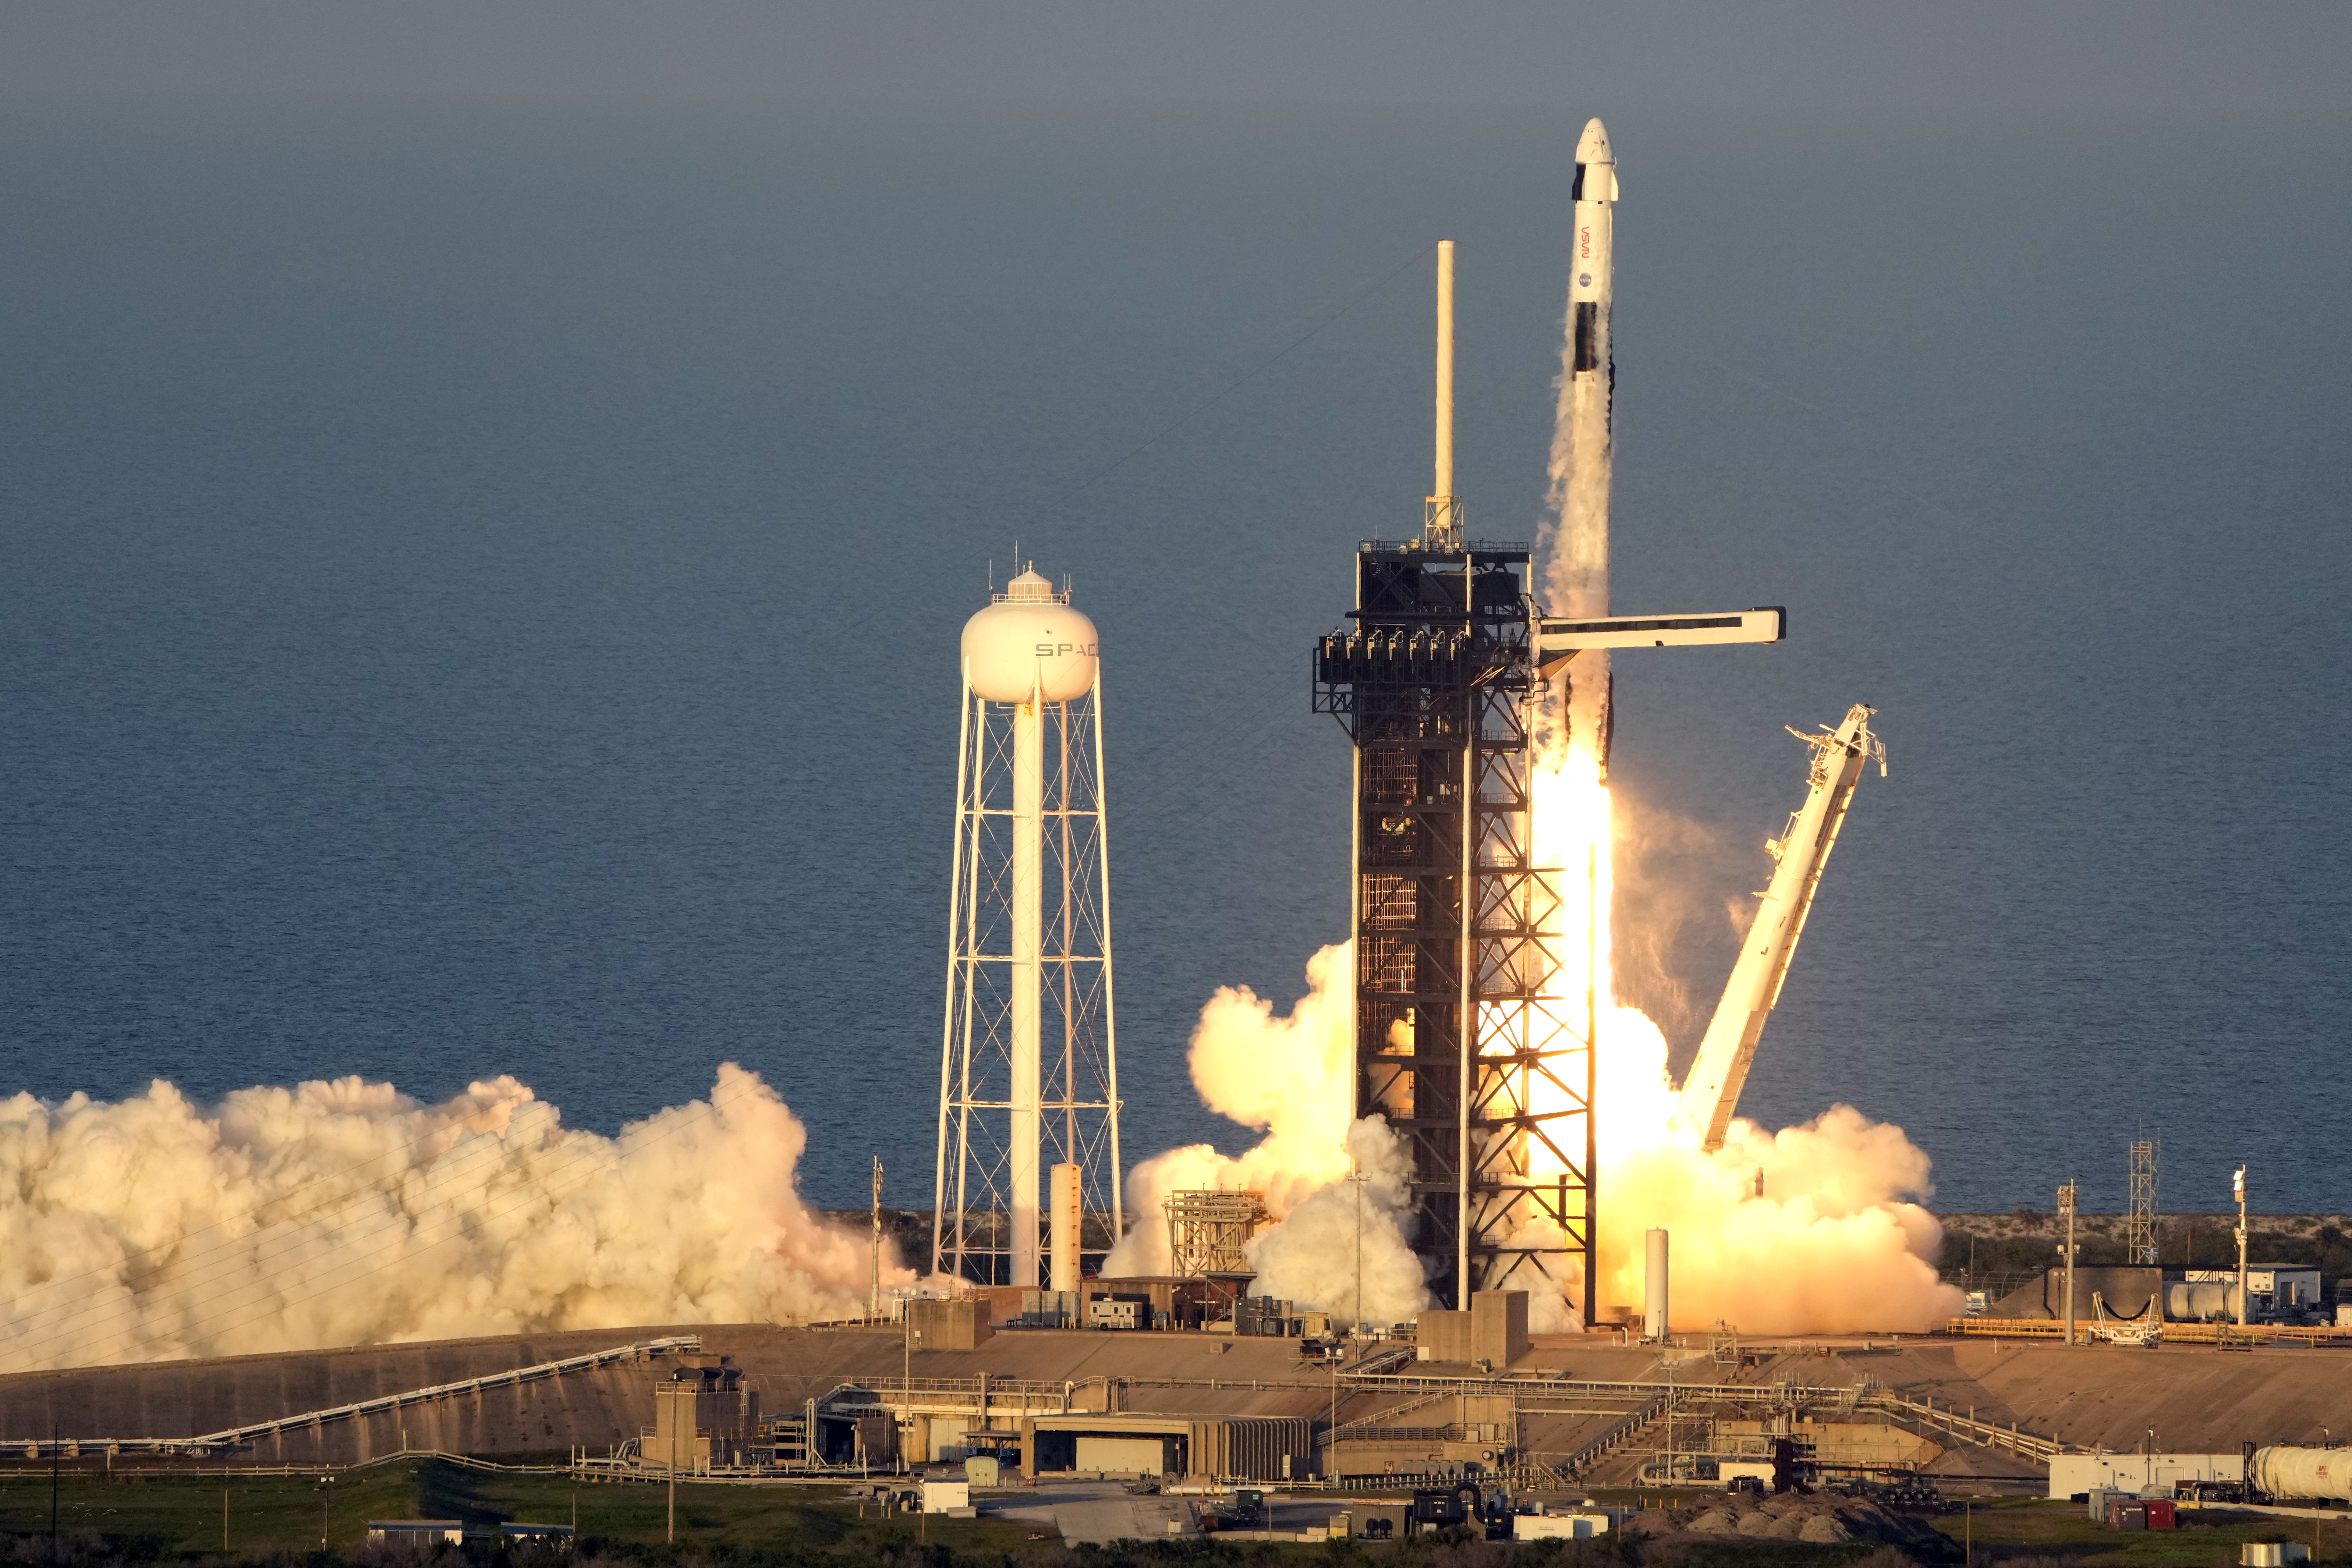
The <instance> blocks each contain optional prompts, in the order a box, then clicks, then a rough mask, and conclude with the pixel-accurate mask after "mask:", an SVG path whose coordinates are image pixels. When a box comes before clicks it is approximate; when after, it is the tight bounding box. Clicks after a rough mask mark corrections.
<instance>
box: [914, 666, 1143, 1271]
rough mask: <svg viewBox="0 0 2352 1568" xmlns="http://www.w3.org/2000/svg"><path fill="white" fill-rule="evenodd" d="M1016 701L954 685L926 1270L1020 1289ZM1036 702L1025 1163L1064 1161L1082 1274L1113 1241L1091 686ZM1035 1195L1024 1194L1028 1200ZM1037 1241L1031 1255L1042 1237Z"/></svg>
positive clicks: (1105, 896)
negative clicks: (1030, 1118)
mask: <svg viewBox="0 0 2352 1568" xmlns="http://www.w3.org/2000/svg"><path fill="white" fill-rule="evenodd" d="M1021 706H1023V705H1020V704H1015V703H994V702H989V701H986V700H984V699H983V698H982V697H980V696H979V695H976V694H974V693H973V692H972V691H971V689H970V688H969V687H967V688H966V689H965V691H964V695H963V716H962V722H961V741H960V744H959V748H958V752H957V764H956V775H957V777H956V841H955V862H954V870H953V873H952V875H951V877H950V894H949V915H948V976H947V1001H946V1007H945V1016H944V1019H943V1023H942V1030H941V1032H942V1036H943V1040H944V1044H943V1048H942V1050H941V1052H940V1126H939V1158H938V1166H937V1172H938V1174H937V1176H936V1178H935V1183H934V1194H933V1198H934V1203H933V1218H932V1226H931V1268H932V1270H933V1271H934V1272H939V1273H948V1274H954V1275H958V1276H961V1277H963V1278H966V1279H971V1280H975V1281H980V1282H982V1283H984V1284H1020V1285H1025V1286H1028V1287H1030V1288H1032V1289H1034V1288H1036V1287H1038V1286H1039V1285H1040V1284H1042V1283H1043V1281H1040V1280H1014V1279H1013V1278H1011V1272H1012V1265H1013V1250H1014V1249H1013V1232H1012V1221H1013V1208H1014V1204H1013V1190H1012V1189H1013V1180H1012V1178H1013V1168H1014V1160H1013V1143H1012V1137H1011V1134H1012V1128H1013V988H1014V975H1013V971H1014V967H1015V965H1016V963H1017V961H1018V960H1017V959H1016V956H1015V949H1016V946H1017V944H1016V943H1015V942H1014V940H1013V915H1014V909H1015V894H1014V886H1013V882H1014V877H1015V874H1016V870H1017V867H1016V863H1015V860H1016V857H1015V856H1014V854H1013V841H1014V837H1015V828H1014V794H1015V783H1014V777H1013V775H1014V748H1015V745H1016V740H1015V722H1016V716H1017V715H1018V711H1019V709H1020V707H1021ZM1041 706H1042V708H1043V714H1042V720H1043V722H1042V731H1043V746H1044V755H1043V759H1042V773H1043V795H1042V805H1041V810H1040V819H1041V821H1040V829H1041V831H1040V838H1041V841H1042V854H1041V873H1042V874H1041V878H1040V880H1041V884H1042V885H1041V887H1040V888H1039V889H1038V890H1037V894H1036V895H1037V897H1038V899H1039V905H1040V916H1041V917H1040V922H1039V952H1038V963H1039V967H1040V968H1041V970H1042V975H1041V977H1040V985H1039V988H1038V990H1039V998H1038V1000H1039V1012H1040V1017H1039V1029H1038V1034H1039V1038H1040V1041H1041V1043H1042V1046H1043V1051H1042V1054H1041V1060H1040V1066H1041V1068H1042V1071H1041V1072H1040V1075H1039V1076H1040V1085H1039V1087H1040V1089H1041V1091H1042V1092H1041V1093H1040V1095H1039V1098H1038V1111H1039V1116H1038V1127H1039V1136H1040V1143H1041V1145H1042V1147H1041V1148H1040V1150H1039V1156H1040V1157H1039V1160H1038V1168H1039V1169H1040V1170H1041V1171H1042V1170H1044V1169H1045V1167H1047V1166H1052V1165H1055V1164H1063V1163H1067V1164H1072V1165H1076V1166H1078V1168H1079V1171H1080V1173H1081V1177H1080V1183H1081V1192H1082V1208H1083V1215H1082V1219H1081V1223H1080V1228H1079V1249H1080V1256H1081V1259H1082V1260H1083V1262H1084V1265H1085V1266H1086V1267H1087V1269H1088V1270H1091V1269H1092V1267H1093V1266H1094V1265H1095V1264H1096V1263H1097V1262H1098V1261H1099V1260H1100V1259H1101V1256H1102V1254H1104V1253H1105V1252H1108V1250H1109V1249H1110V1247H1111V1245H1112V1244H1113V1243H1114V1242H1115V1241H1116V1240H1117V1239H1118V1230H1119V1222H1118V1216H1119V1214H1120V1207H1119V1206H1120V1193H1119V1150H1118V1049H1117V1041H1116V1036H1115V1033H1114V1029H1113V1018H1112V1005H1111V1004H1112V985H1111V972H1112V971H1111V929H1110V865H1109V858H1108V842H1107V839H1106V834H1105V821H1106V812H1105V804H1104V798H1103V789H1102V725H1101V711H1102V686H1101V685H1100V683H1099V682H1097V684H1096V685H1095V687H1094V688H1093V690H1092V691H1090V692H1089V693H1087V695H1085V696H1082V697H1078V698H1076V699H1074V700H1072V701H1070V702H1066V703H1045V704H1042V705H1041ZM1036 1202H1037V1197H1036V1195H1034V1194H1032V1195H1031V1197H1030V1204H1031V1205H1034V1204H1036ZM1040 1212H1042V1209H1041V1210H1040ZM1037 1251H1038V1253H1039V1255H1040V1256H1041V1257H1042V1255H1043V1251H1044V1249H1043V1244H1042V1242H1039V1243H1038V1244H1037Z"/></svg>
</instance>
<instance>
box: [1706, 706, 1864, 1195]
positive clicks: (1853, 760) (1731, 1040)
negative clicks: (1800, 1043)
mask: <svg viewBox="0 0 2352 1568" xmlns="http://www.w3.org/2000/svg"><path fill="white" fill-rule="evenodd" d="M1875 711H1876V710H1875V709H1874V708H1870V707H1865V706H1864V705H1862V704H1861V703H1856V704H1854V705H1853V707H1851V708H1848V709H1847V710H1846V716H1845V722H1844V723H1843V724H1841V725H1840V726H1838V727H1837V729H1836V730H1835V732H1834V733H1829V734H1822V735H1807V734H1805V733H1804V732H1803V731H1802V730H1800V729H1794V728H1791V729H1790V731H1789V733H1790V735H1793V736H1795V737H1797V738H1798V739H1800V740H1801V741H1803V742H1804V743H1805V744H1806V745H1808V746H1810V747H1812V748H1813V765H1812V785H1811V790H1810V791H1809V792H1808V793H1807V795H1806V796H1805V803H1804V805H1803V806H1801V807H1800V808H1799V809H1798V810H1797V811H1796V813H1795V814H1794V815H1793V816H1791V817H1790V819H1789V827H1788V831H1786V832H1784V833H1782V834H1781V835H1780V837H1779V838H1777V839H1773V840H1770V841H1767V842H1766V844H1765V846H1764V848H1765V851H1766V852H1768V853H1769V854H1770V855H1771V856H1772V858H1773V859H1774V860H1776V861H1778V862H1780V863H1779V865H1778V867H1777V868H1776V869H1775V870H1774V871H1773V873H1772V883H1771V885H1770V886H1769V887H1768V888H1766V889H1765V891H1764V894H1763V899H1764V902H1763V903H1762V904H1759V905H1758V906H1757V910H1756V919H1755V921H1754V923H1753V924H1752V925H1749V926H1748V938H1747V940H1746V941H1745V942H1743V943H1741V944H1740V947H1739V960H1738V962H1737V963H1736V964H1734V965H1733V966H1732V967H1731V980H1730V983H1729V984H1727V985H1726V986H1725V987H1724V988H1723V999H1722V1000H1721V1001H1720V1002H1717V1004H1716V1009H1715V1017H1714V1019H1713V1020H1712V1021H1710V1022H1709V1023H1708V1024H1707V1026H1706V1039H1705V1040H1701V1041H1700V1042H1699V1048H1698V1058H1697V1060H1696V1061H1693V1062H1692V1063H1691V1068H1690V1071H1689V1072H1687V1073H1685V1075H1684V1077H1683V1092H1682V1099H1681V1100H1680V1102H1679V1103H1677V1104H1676V1106H1675V1124H1677V1125H1679V1126H1685V1127H1692V1128H1696V1129H1697V1130H1698V1131H1699V1132H1700V1133H1701V1134H1704V1136H1705V1145H1704V1146H1705V1147H1706V1148H1709V1149H1715V1148H1720V1147H1721V1146H1722V1145H1723V1135H1724V1133H1725V1131H1726V1129H1727V1128H1728V1127H1729V1126H1730V1125H1731V1118H1732V1114H1733V1113H1735V1112H1736V1111H1737V1110H1738V1108H1739V1091H1740V1090H1741V1088H1742V1087H1744V1086H1745V1085H1746V1083H1747V1082H1748V1064H1749V1063H1750V1062H1752V1061H1754V1060H1755V1058H1756V1042H1757V1040H1759V1039H1760V1038H1761V1037H1762V1035H1763V1033H1764V1020H1765V1019H1766V1018H1768V1017H1769V1016H1770V1014H1771V1011H1772V1007H1773V1004H1774V1003H1776V1002H1778V1001H1779V1000H1780V987H1781V985H1782V984H1783V983H1784V982H1786V981H1787V979H1788V977H1789V961H1790V958H1792V957H1794V956H1795V955H1796V951H1797V938H1798V937H1799V936H1801V935H1802V934H1803V932H1804V929H1805V915H1806V914H1807V912H1808V911H1810V910H1811V908H1812V906H1813V894H1814V892H1815V890H1817V889H1818V888H1819V887H1820V886H1821V883H1822V867H1824V866H1826V865H1827V864H1828V863H1829V859H1830V851H1831V849H1832V847H1834V846H1835V845H1836V843H1837V836H1838V829H1839V827H1840V826H1842V825H1843V823H1844V821H1845V813H1846V808H1847V807H1848V806H1850V805H1852V804H1853V791H1854V786H1855V785H1857V784H1859V783H1861V782H1862V771H1863V768H1864V765H1865V764H1867V763H1869V762H1872V761H1875V762H1876V763H1877V764H1878V774H1879V777H1880V778H1882V779H1883V778H1885V776H1886V748H1885V747H1884V746H1882V745H1881V744H1879V740H1878V737H1876V736H1874V735H1873V734H1871V733H1870V716H1871V715H1872V714H1873V713H1874V712H1875Z"/></svg>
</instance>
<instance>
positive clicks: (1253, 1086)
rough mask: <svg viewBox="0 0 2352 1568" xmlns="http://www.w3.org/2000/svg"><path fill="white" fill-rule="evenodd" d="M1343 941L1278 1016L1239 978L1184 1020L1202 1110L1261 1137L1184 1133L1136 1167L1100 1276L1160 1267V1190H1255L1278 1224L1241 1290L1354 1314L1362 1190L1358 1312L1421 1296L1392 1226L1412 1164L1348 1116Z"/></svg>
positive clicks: (1383, 1317)
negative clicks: (1230, 1143)
mask: <svg viewBox="0 0 2352 1568" xmlns="http://www.w3.org/2000/svg"><path fill="white" fill-rule="evenodd" d="M1353 953H1354V949H1353V948H1352V947H1351V946H1349V944H1348V943H1345V942H1341V943H1336V944H1334V945H1333V946H1328V947H1325V948H1323V949H1322V950H1321V951H1319V952H1318V953H1317V954H1316V955H1315V956H1314V957H1312V958H1310V959H1308V960H1307V995H1306V996H1304V997H1302V998H1299V999H1298V1000H1297V1002H1296V1003H1295V1004H1293V1005H1292V1007H1291V1009H1290V1012H1289V1014H1288V1016H1286V1017H1276V1014H1275V1011H1274V1004H1273V1003H1271V1002H1269V1001H1267V1000H1266V999H1265V998H1263V997H1260V996H1259V995H1257V994H1256V993H1255V991H1252V990H1251V989H1250V988H1248V987H1246V986H1227V987H1223V988H1220V989H1219V990H1218V991H1217V993H1216V994H1215V995H1214V996H1213V997H1211V998H1209V1001H1208V1004H1207V1005H1206V1006H1205V1007H1203V1008H1202V1009H1201V1019H1200V1021H1199V1022H1198V1023H1197V1024H1196V1025H1194V1026H1193V1030H1192V1057H1191V1060H1192V1084H1193V1087H1194V1088H1196V1089H1197V1090H1199V1091H1200V1094H1201V1099H1202V1103H1205V1104H1206V1105H1207V1106H1208V1107H1209V1108H1210V1109H1211V1110H1213V1111H1215V1112H1216V1113H1219V1114H1220V1115H1223V1116H1228V1117H1231V1118H1232V1119H1233V1120H1234V1121H1235V1122H1238V1123H1240V1124H1242V1125H1243V1126H1244V1127H1251V1128H1255V1129H1256V1130H1257V1131H1260V1132H1263V1133H1264V1134H1265V1137H1264V1138H1263V1139H1261V1140H1260V1141H1259V1142H1258V1143H1257V1144H1256V1145H1255V1146H1254V1147H1252V1148H1250V1149H1249V1150H1247V1151H1246V1152H1245V1153H1244V1154H1243V1155H1240V1156H1239V1157H1238V1158H1235V1157H1233V1156H1229V1155H1221V1154H1219V1153H1218V1152H1217V1151H1216V1150H1215V1149H1214V1148H1213V1147H1212V1146H1211V1145H1207V1144H1191V1145H1185V1146H1184V1147H1182V1148H1176V1149H1171V1150H1169V1151H1168V1152H1167V1153H1165V1154H1161V1155H1154V1156H1152V1157H1151V1158H1150V1159H1148V1160H1145V1161H1144V1162H1143V1163H1142V1164H1140V1165H1139V1166H1136V1167H1135V1169H1134V1170H1133V1171H1132V1172H1130V1173H1129V1176H1128V1178H1127V1189H1126V1190H1127V1197H1128V1203H1129V1212H1130V1214H1131V1216H1132V1220H1133V1222H1132V1223H1131V1224H1130V1225H1129V1228H1128V1231H1127V1234H1126V1235H1125V1236H1123V1237H1121V1238H1120V1239H1119V1243H1118V1247H1117V1248H1116V1249H1113V1250H1112V1252H1111V1254H1110V1256H1109V1257H1108V1259H1107V1260H1104V1263H1103V1272H1104V1273H1105V1274H1108V1275H1133V1274H1158V1273H1164V1272H1166V1271H1167V1270H1168V1268H1169V1266H1170V1263H1171V1258H1170V1255H1169V1247H1168V1228H1167V1225H1166V1224H1165V1222H1164V1220H1163V1218H1162V1210H1161V1207H1160V1206H1161V1204H1162V1203H1163V1202H1164V1201H1165V1200H1166V1198H1167V1197H1168V1195H1169V1194H1170V1193H1172V1192H1186V1191H1206V1190H1222V1191H1227V1192H1255V1193H1257V1194H1259V1195H1260V1196H1261V1197H1264V1199H1265V1206H1266V1211H1267V1213H1268V1214H1270V1215H1272V1216H1273V1217H1274V1218H1275V1219H1276V1222H1277V1223H1276V1224H1275V1225H1274V1226H1272V1227H1271V1228H1268V1229H1266V1230H1265V1231H1264V1232H1262V1233H1261V1234H1260V1235H1259V1236H1258V1237H1257V1238H1256V1239H1255V1241H1254V1242H1253V1244H1252V1246H1251V1250H1250V1258H1251V1261H1252V1262H1253V1263H1255V1265H1256V1267H1257V1268H1258V1270H1259V1274H1258V1278H1257V1280H1256V1281H1255V1282H1254V1283H1253V1284H1252V1286H1251V1291H1252V1293H1254V1294H1258V1295H1271V1296H1280V1297H1283V1298H1284V1299H1286V1300H1289V1301H1297V1302H1299V1303H1302V1304H1304V1305H1307V1306H1312V1307H1318V1308H1321V1309H1323V1310H1325V1311H1328V1312H1335V1313H1338V1314H1339V1315H1340V1316H1342V1317H1352V1316H1353V1315H1354V1314H1355V1313H1356V1311H1357V1295H1358V1291H1357V1271H1356V1269H1357V1266H1356V1257H1357V1204H1358V1202H1359V1200H1360V1201H1361V1204H1362V1207H1363V1245H1362V1251H1363V1282H1362V1307H1363V1316H1364V1318H1365V1321H1367V1322H1397V1321H1399V1320H1400V1319H1403V1318H1408V1317H1411V1316H1412V1314H1413V1313H1414V1312H1418V1311H1419V1310H1420V1309H1421V1307H1422V1306H1423V1304H1424V1303H1425V1301H1426V1300H1427V1296H1426V1293H1425V1292H1424V1291H1423V1288H1422V1270H1421V1264H1420V1261H1419V1260H1417V1259H1415V1258H1414V1256H1413V1253H1412V1248H1411V1247H1410V1246H1408V1245H1407V1244H1406V1241H1405V1233H1404V1230H1403V1228H1402V1215H1403V1213H1404V1210H1405V1207H1406V1187H1405V1185H1404V1184H1405V1181H1406V1178H1407V1176H1408V1175H1409V1173H1410V1170H1411V1162H1410V1161H1409V1160H1408V1159H1407V1158H1406V1156H1405V1155H1404V1153H1403V1146H1402V1139H1400V1138H1399V1137H1398V1135H1397V1134H1395V1133H1394V1132H1392V1131H1391V1130H1390V1128H1389V1125H1388V1123H1387V1120H1386V1119H1385V1118H1383V1117H1380V1116H1367V1117H1365V1118H1363V1119H1362V1120H1361V1121H1356V1120H1353V1116H1354V1110H1355V1090H1354V1083H1355V1022H1354V1014H1353V1009H1352V1007H1351V1005H1350V993H1351V988H1350V983H1349V973H1350V970H1351V968H1352V967H1353V964H1354V956H1353ZM1351 1166H1352V1167H1353V1168H1355V1169H1357V1170H1358V1172H1359V1174H1361V1175H1363V1176H1365V1177H1366V1178H1367V1179H1366V1180H1365V1181H1364V1182H1363V1183H1361V1184H1360V1185H1361V1186H1362V1189H1363V1190H1362V1192H1361V1194H1360V1195H1359V1194H1358V1192H1357V1186H1358V1185H1359V1184H1355V1183H1350V1182H1349V1181H1348V1180H1347V1179H1346V1178H1347V1176H1348V1175H1349V1170H1350V1168H1351Z"/></svg>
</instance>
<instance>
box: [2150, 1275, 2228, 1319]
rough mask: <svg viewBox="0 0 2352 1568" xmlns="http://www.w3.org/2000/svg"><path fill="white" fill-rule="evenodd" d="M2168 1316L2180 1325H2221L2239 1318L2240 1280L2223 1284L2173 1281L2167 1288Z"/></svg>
mask: <svg viewBox="0 0 2352 1568" xmlns="http://www.w3.org/2000/svg"><path fill="white" fill-rule="evenodd" d="M2164 1315H2165V1317H2166V1319H2167V1320H2168V1321H2169V1322H2176V1323H2211V1322H2221V1321H2222V1320H2223V1319H2225V1318H2229V1319H2234V1318H2235V1317H2236V1316H2237V1315H2238V1285H2237V1281H2234V1280H2233V1281H2229V1282H2228V1283H2223V1282H2222V1281H2219V1280H2209V1281H2200V1282H2197V1283H2194V1284H2187V1283H2183V1282H2182V1281H2178V1280H2175V1281H2169V1282H2168V1283H2167V1284H2166V1286H2165V1287H2164Z"/></svg>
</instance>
